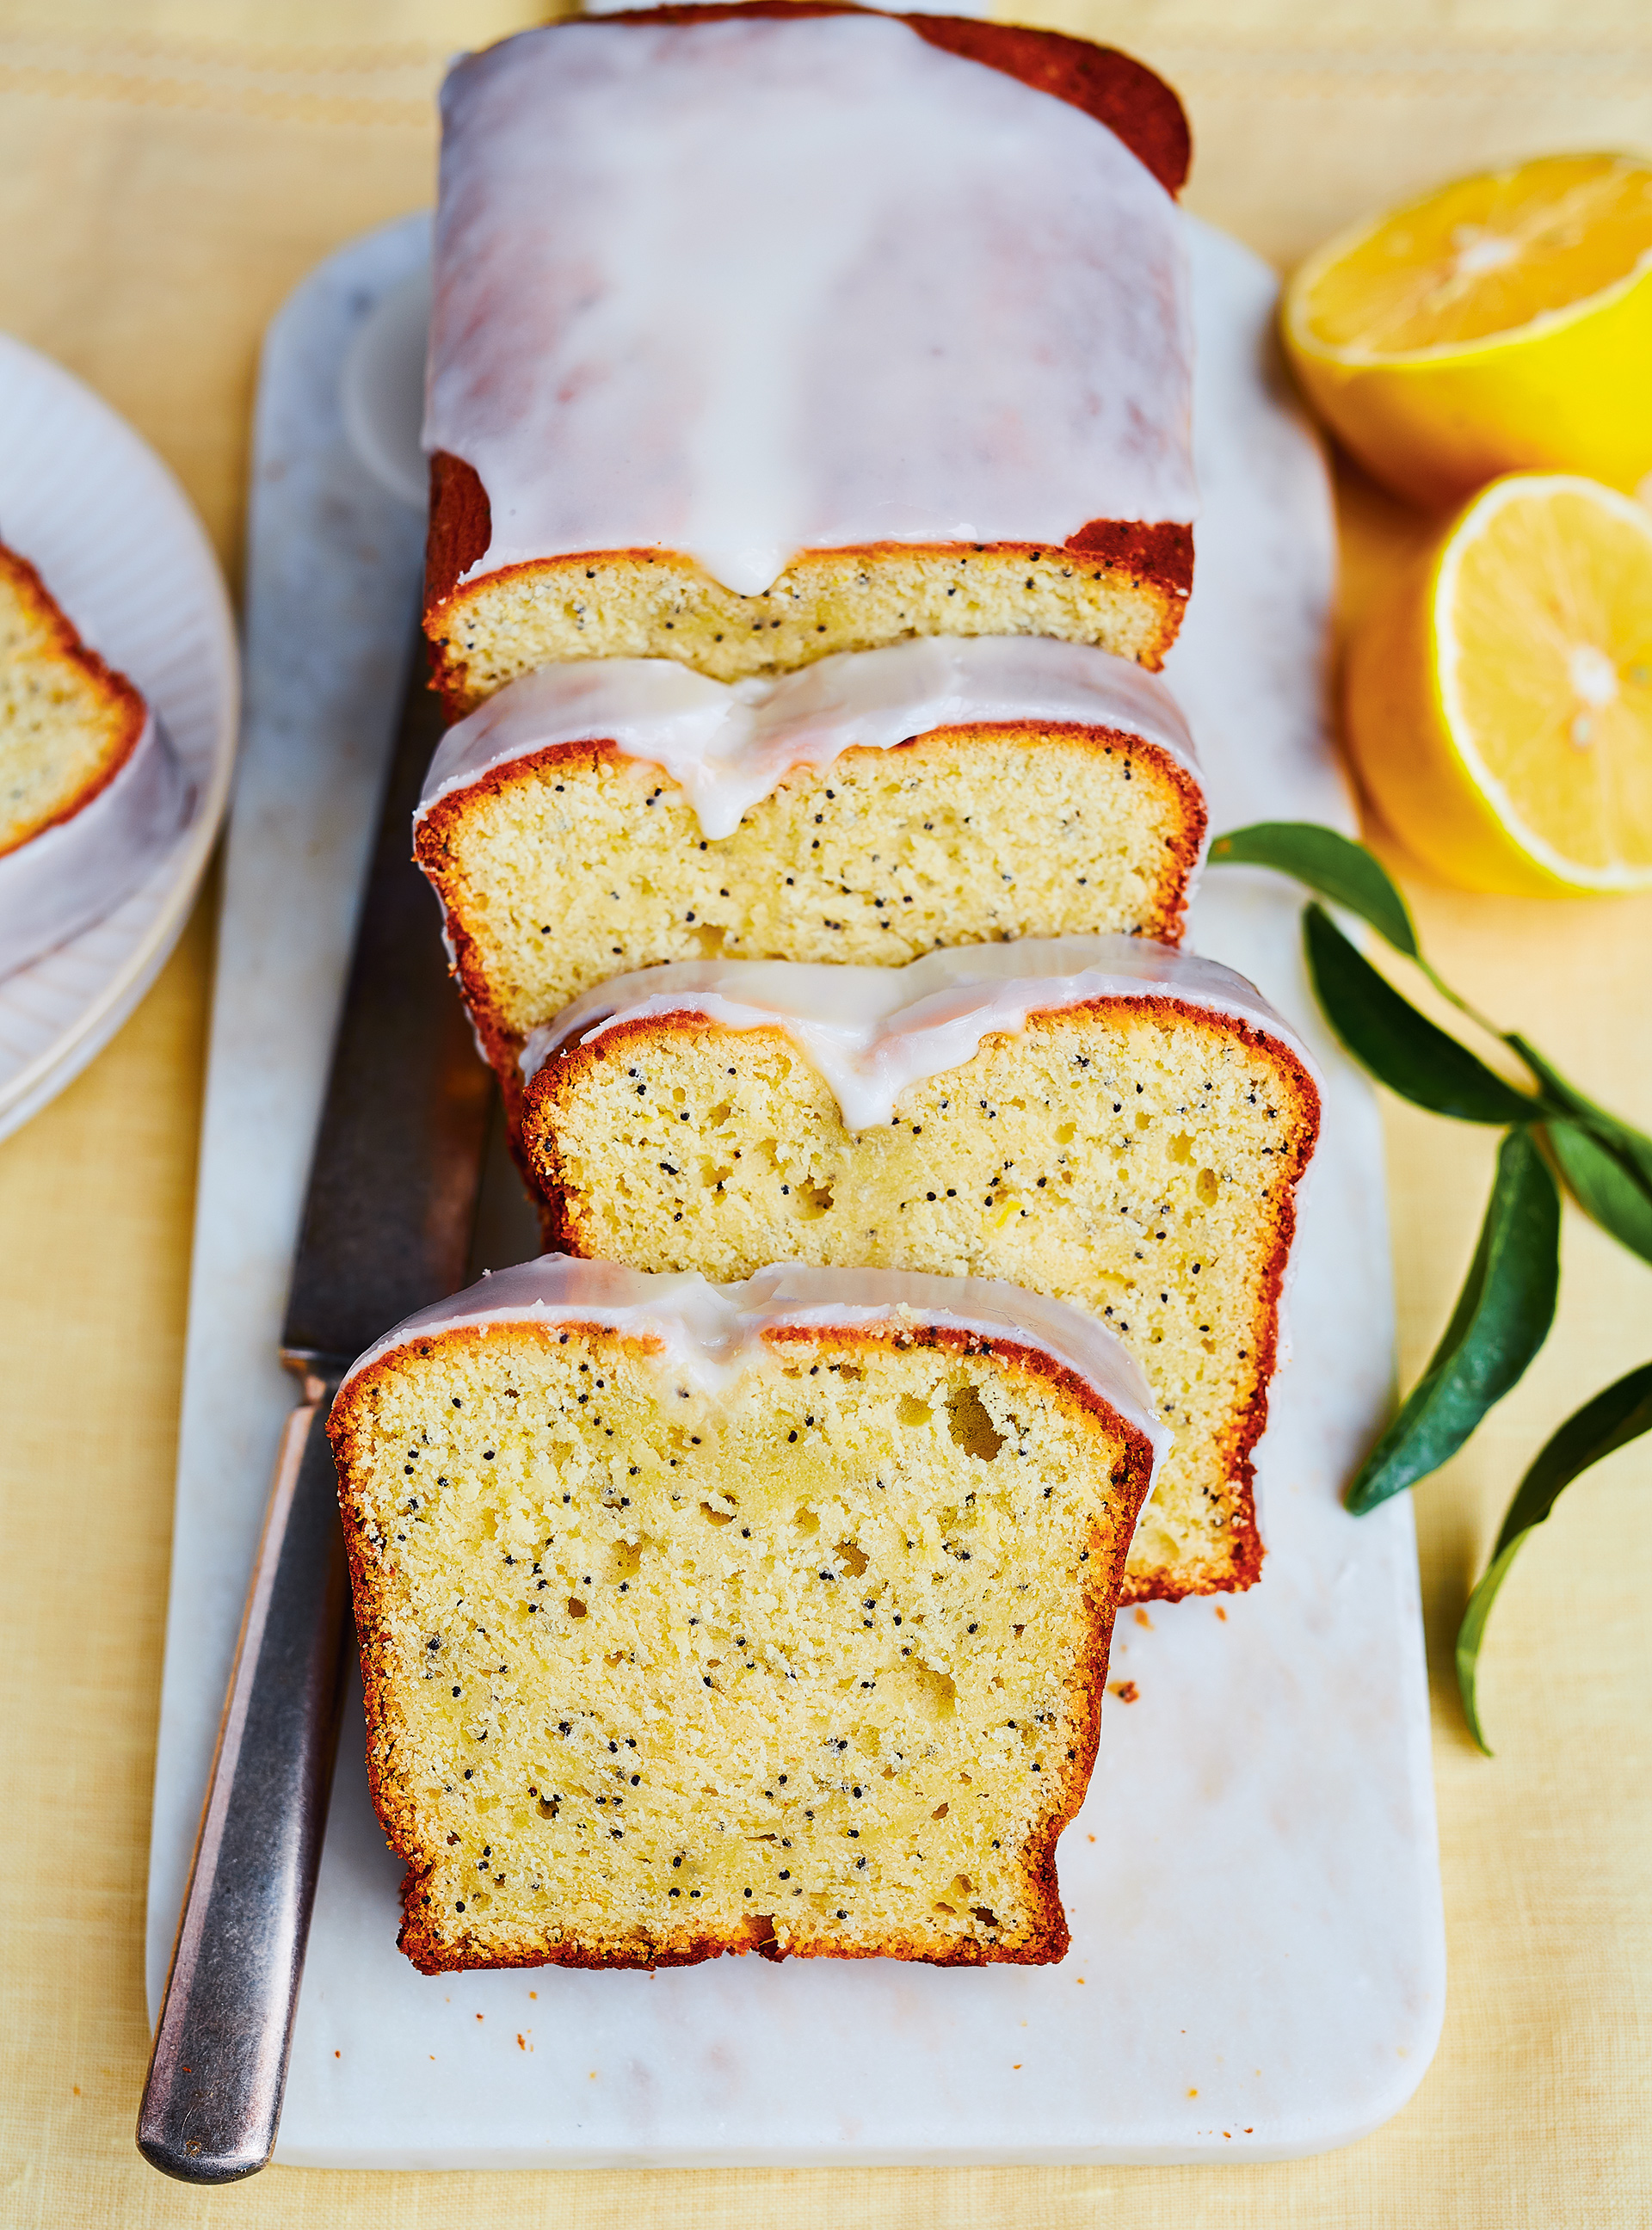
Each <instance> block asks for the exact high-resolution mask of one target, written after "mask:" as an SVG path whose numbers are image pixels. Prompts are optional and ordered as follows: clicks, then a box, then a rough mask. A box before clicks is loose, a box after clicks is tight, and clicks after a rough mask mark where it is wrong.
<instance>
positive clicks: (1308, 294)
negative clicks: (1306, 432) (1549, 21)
mask: <svg viewBox="0 0 1652 2230" xmlns="http://www.w3.org/2000/svg"><path fill="white" fill-rule="evenodd" d="M1336 248H1340V252H1339V253H1336V254H1333V253H1332V251H1330V250H1326V251H1322V252H1321V257H1320V258H1316V259H1315V264H1316V266H1317V268H1315V269H1314V270H1313V271H1312V272H1311V273H1310V274H1309V275H1308V278H1307V283H1306V285H1305V286H1304V288H1303V291H1302V293H1301V296H1300V300H1299V301H1298V304H1297V306H1296V320H1295V322H1296V329H1297V332H1298V334H1299V337H1300V338H1303V339H1305V340H1307V341H1309V342H1317V343H1318V344H1319V345H1321V346H1323V347H1326V348H1328V349H1333V350H1335V351H1338V352H1339V354H1343V355H1345V356H1358V357H1363V358H1367V359H1376V358H1392V357H1398V356H1408V355H1413V354H1415V353H1416V352H1417V351H1420V350H1423V349H1440V348H1447V349H1455V348H1458V347H1461V346H1462V345H1464V344H1465V343H1469V342H1475V341H1484V340H1487V339H1491V338H1502V337H1505V336H1508V335H1513V334H1514V333H1517V332H1520V330H1521V329H1522V328H1523V327H1526V326H1528V325H1531V324H1533V322H1534V320H1536V319H1539V318H1542V317H1545V316H1546V315H1550V314H1552V313H1555V312H1557V311H1569V310H1572V309H1575V308H1576V307H1578V306H1580V305H1584V304H1586V303H1588V302H1589V301H1591V300H1592V299H1593V298H1594V297H1596V296H1597V295H1599V294H1601V293H1604V292H1605V291H1606V290H1607V289H1608V288H1610V287H1617V286H1619V285H1621V284H1622V283H1623V281H1624V280H1628V279H1631V278H1633V277H1634V276H1635V275H1636V274H1637V273H1638V272H1639V270H1640V269H1641V267H1642V265H1643V264H1645V263H1646V261H1647V260H1648V258H1649V256H1652V165H1649V164H1644V163H1639V162H1636V161H1634V160H1632V159H1631V158H1628V157H1625V156H1617V155H1552V156H1547V157H1545V158H1541V159H1540V160H1539V161H1536V162H1532V163H1525V164H1521V165H1520V167H1519V168H1518V169H1517V170H1513V171H1490V172H1487V173H1486V174H1485V175H1483V176H1481V177H1475V178H1464V179H1462V180H1460V181H1459V182H1458V183H1457V184H1455V185H1450V186H1446V187H1443V188H1442V190H1440V191H1439V192H1437V193H1435V194H1432V195H1430V196H1429V197H1428V198H1427V199H1426V200H1423V201H1421V202H1416V203H1412V204H1411V205H1410V207H1408V208H1406V209H1398V210H1397V211H1395V213H1394V214H1393V215H1392V216H1387V217H1384V218H1381V219H1379V220H1378V222H1377V223H1376V224H1374V225H1372V226H1371V227H1370V228H1369V229H1366V230H1365V231H1364V232H1363V233H1362V234H1361V235H1358V236H1356V237H1353V238H1352V239H1351V238H1350V236H1349V235H1346V234H1345V235H1342V241H1341V242H1333V249H1336Z"/></svg>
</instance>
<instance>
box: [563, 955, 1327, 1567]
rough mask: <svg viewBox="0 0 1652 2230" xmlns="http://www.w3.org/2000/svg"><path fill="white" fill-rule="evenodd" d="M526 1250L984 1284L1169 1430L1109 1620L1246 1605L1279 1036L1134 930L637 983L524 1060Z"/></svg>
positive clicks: (1308, 1105) (1291, 1116) (588, 1001)
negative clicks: (893, 960) (1086, 1319)
mask: <svg viewBox="0 0 1652 2230" xmlns="http://www.w3.org/2000/svg"><path fill="white" fill-rule="evenodd" d="M524 1067H525V1070H526V1073H527V1075H528V1077H529V1078H530V1082H529V1084H528V1086H527V1090H526V1098H525V1101H524V1105H523V1109H522V1118H521V1121H522V1131H521V1145H522V1159H523V1163H524V1166H525V1167H526V1169H527V1170H528V1171H529V1174H530V1176H531V1177H532V1181H533V1182H534V1183H535V1185H536V1187H537V1189H539V1192H540V1195H541V1197H542V1199H543V1201H544V1202H545V1241H546V1244H547V1245H551V1246H556V1247H565V1248H566V1249H567V1250H568V1251H570V1252H571V1253H573V1254H590V1255H601V1256H608V1257H611V1258H613V1259H615V1260H620V1261H625V1262H631V1263H634V1264H636V1266H637V1267H638V1268H639V1269H644V1270H651V1271H668V1270H685V1269H692V1270H699V1271H701V1272H703V1273H705V1274H706V1275H707V1276H708V1277H714V1278H731V1277H741V1276H744V1275H746V1274H748V1273H750V1272H751V1271H752V1270H753V1269H755V1268H756V1267H757V1266H758V1265H759V1264H761V1263H765V1262H770V1261H786V1260H798V1261H804V1262H818V1263H838V1264H851V1263H868V1264H877V1265H880V1266H894V1267H900V1268H905V1269H914V1270H925V1271H932V1272H939V1273H945V1274H946V1275H949V1276H960V1275H965V1274H968V1275H971V1276H981V1277H989V1278H996V1279H1010V1281H1012V1282H1013V1283H1015V1284H1017V1285H1021V1286H1028V1287H1030V1288H1032V1289H1034V1290H1036V1291H1037V1292H1043V1293H1049V1294H1054V1295H1056V1296H1059V1297H1060V1298H1061V1299H1063V1300H1066V1301H1069V1302H1073V1303H1076V1304H1077V1305H1079V1306H1081V1307H1082V1308H1084V1309H1087V1310H1088V1311H1089V1312H1092V1313H1093V1314H1094V1316H1095V1317H1096V1318H1098V1319H1099V1320H1100V1321H1101V1322H1103V1323H1105V1324H1107V1325H1108V1326H1110V1327H1111V1328H1112V1329H1113V1330H1114V1331H1116V1332H1117V1333H1118V1335H1119V1337H1120V1339H1121V1340H1122V1341H1123V1342H1124V1344H1125V1345H1126V1347H1127V1348H1128V1349H1129V1350H1130V1351H1131V1353H1132V1354H1133V1356H1134V1357H1136V1359H1137V1361H1138V1362H1139V1364H1140V1365H1141V1368H1142V1370H1143V1371H1144V1372H1145V1375H1146V1377H1147V1381H1148V1383H1149V1384H1150V1385H1151V1386H1152V1389H1153V1398H1154V1401H1155V1402H1156V1404H1157V1406H1158V1412H1159V1415H1161V1416H1162V1417H1163V1419H1164V1421H1165V1425H1166V1426H1167V1427H1168V1428H1170V1430H1171V1433H1172V1434H1173V1435H1174V1445H1173V1447H1172V1449H1171V1454H1170V1456H1169V1458H1168V1460H1167V1461H1166V1463H1165V1470H1164V1473H1163V1475H1162V1477H1161V1479H1160V1482H1159V1486H1158V1492H1157V1493H1156V1494H1155V1496H1154V1498H1153V1502H1152V1506H1151V1507H1150V1509H1149V1510H1148V1511H1147V1512H1146V1514H1145V1517H1144V1518H1143V1521H1142V1524H1141V1526H1140V1528H1139V1532H1138V1535H1137V1539H1136V1543H1135V1546H1134V1548H1133V1550H1132V1553H1131V1559H1130V1566H1129V1574H1128V1580H1127V1586H1126V1595H1127V1596H1128V1597H1150V1596H1159V1597H1175V1596H1178V1595H1188V1594H1194V1593H1205V1592H1210V1591H1213V1590H1223V1589H1235V1588H1244V1587H1248V1586H1249V1585H1250V1584H1251V1583H1252V1582H1254V1581H1255V1579H1256V1577H1257V1576H1258V1573H1259V1571H1260V1569H1261V1563H1262V1541H1261V1537H1260V1535H1259V1533H1258V1531H1257V1524H1256V1514H1255V1503H1254V1498H1253V1493H1252V1484H1251V1480H1252V1463H1251V1455H1252V1450H1253V1449H1254V1447H1255V1443H1256V1441H1257V1440H1258V1439H1259V1437H1260V1436H1261V1434H1262V1428H1263V1426H1264V1424H1265V1422H1266V1420H1267V1415H1268V1381H1269V1379H1270V1377H1271V1376H1272V1373H1273V1370H1274V1361H1275V1356H1276V1351H1277V1345H1278V1316H1279V1299H1280V1292H1281V1284H1282V1280H1283V1278H1284V1273H1285V1267H1286V1261H1287V1255H1288V1253H1289V1249H1290V1244H1291V1238H1292V1234H1293V1232H1294V1227H1295V1216H1296V1205H1295V1194H1296V1186H1297V1183H1298V1182H1299V1180H1300V1177H1301V1176H1302V1174H1303V1172H1304V1170H1306V1168H1307V1163H1308V1160H1309V1157H1310V1156H1311V1154H1312V1152H1313V1145H1314V1142H1315V1139H1316V1137H1317V1135H1318V1128H1319V1120H1320V1098H1319V1092H1318V1089H1317V1086H1316V1084H1315V1082H1314V1078H1313V1066H1312V1062H1311V1060H1310V1057H1309V1056H1308V1054H1307V1051H1306V1049H1305V1048H1304V1047H1303V1046H1302V1045H1301V1043H1300V1041H1299V1039H1298V1038H1297V1036H1296V1034H1295V1033H1294V1031H1293V1030H1292V1029H1290V1028H1289V1027H1288V1026H1287V1024H1286V1023H1285V1022H1283V1020H1282V1019H1281V1017H1280V1015H1277V1014H1276V1013H1274V1010H1273V1009H1271V1008H1270V1007H1269V1006H1268V1003H1267V1002H1266V1001H1265V1000H1264V999H1263V998H1262V995H1261V994H1260V992H1258V991H1257V990H1256V989H1255V986H1254V985H1252V984H1250V983H1247V982H1246V981H1245V980H1244V978H1243V977H1242V976H1236V975H1235V974H1234V973H1233V971H1232V970H1229V969H1226V968H1223V967H1220V966H1218V965H1216V964H1215V963H1213V962H1210V961H1208V960H1202V959H1197V958H1195V957H1192V956H1191V955H1187V954H1182V953H1178V952H1174V951H1169V950H1167V949H1165V948H1164V947H1162V946H1158V945H1154V944H1149V943H1148V942H1147V941H1146V940H1145V939H1142V938H1063V939H1060V940H1056V941H1053V942H1048V943H1046V942H1043V941H1041V940H1036V939H1029V940H1027V941H1025V942H1023V943H1022V944H1013V945H989V946H979V947H974V948H970V949H966V950H964V951H956V952H938V953H932V954H930V955H928V956H927V957H926V958H924V959H922V960H920V961H916V962H914V963H913V964H912V965H911V966H909V967H907V968H904V969H900V970H890V969H869V968H866V969H861V968H810V967H800V966H795V965H793V966H789V965H786V964H773V963H771V964H761V963H758V964H745V965H742V964H739V963H723V964H709V963H701V964H698V965H695V964H689V965H680V966H674V967H668V968H659V969H652V970H643V971H642V972H641V973H639V974H637V975H635V976H629V977H626V978H624V979H623V980H622V981H620V982H617V983H610V984H608V985H605V986H604V987H603V988H602V989H600V990H597V991H594V992H591V993H590V994H588V995H587V996H585V997H584V998H583V999H581V1000H579V1001H578V1002H575V1004H574V1005H573V1006H572V1007H571V1009H569V1010H568V1012H567V1013H566V1014H565V1015H563V1016H562V1017H561V1018H560V1019H559V1021H558V1022H557V1023H555V1024H553V1025H552V1026H551V1027H550V1028H546V1029H545V1030H544V1031H542V1032H540V1033H539V1034H537V1035H536V1036H535V1037H534V1038H533V1039H532V1040H531V1041H530V1043H529V1047H528V1050H527V1053H526V1055H525V1058H524Z"/></svg>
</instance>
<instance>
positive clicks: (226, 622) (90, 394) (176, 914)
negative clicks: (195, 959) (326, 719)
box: [0, 331, 241, 1138]
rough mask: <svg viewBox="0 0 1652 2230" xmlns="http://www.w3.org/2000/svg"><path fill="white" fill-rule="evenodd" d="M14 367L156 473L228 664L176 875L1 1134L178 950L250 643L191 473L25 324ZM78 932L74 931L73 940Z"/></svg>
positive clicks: (12, 349) (1, 349)
mask: <svg viewBox="0 0 1652 2230" xmlns="http://www.w3.org/2000/svg"><path fill="white" fill-rule="evenodd" d="M8 373H15V374H16V376H17V377H21V378H22V379H23V380H25V381H33V382H35V383H36V384H37V385H38V386H40V387H43V388H45V389H47V390H49V391H52V392H55V394H56V395H57V396H60V397H61V398H62V399H63V401H64V402H65V403H67V404H68V407H69V408H70V409H73V410H74V411H76V412H78V413H80V414H81V416H83V417H84V418H85V419H86V420H87V421H88V422H91V423H92V424H93V425H94V426H95V427H96V429H97V430H98V433H99V435H100V437H101V438H102V439H103V440H104V441H108V442H112V443H113V444H115V445H116V446H119V447H121V448H125V449H126V451H127V453H128V454H131V455H132V456H134V457H135V458H137V459H139V460H140V461H141V462H142V464H143V466H144V467H145V470H147V471H148V472H149V473H150V474H152V475H153V477H154V480H155V481H156V484H157V487H158V493H159V494H160V497H161V499H162V503H163V506H164V507H165V512H166V513H169V514H170V521H169V525H170V530H171V532H174V533H175V535H176V538H177V540H178V541H179V542H181V543H182V544H183V545H186V546H188V547H190V550H191V554H192V555H193V556H194V557H195V558H197V560H198V561H199V564H198V570H199V572H200V574H201V590H202V599H201V605H200V616H201V617H202V618H203V621H204V622H206V631H207V634H208V636H209V638H210V648H211V654H212V655H213V657H214V661H215V663H216V667H217V669H218V670H217V673H216V677H215V680H216V686H215V687H214V689H213V692H212V694H213V699H214V707H213V736H212V758H211V766H210V771H209V773H208V774H207V776H206V778H205V780H204V781H203V782H199V783H197V785H196V794H195V802H194V804H193V806H192V808H191V811H190V819H189V822H187V824H186V826H185V828H184V832H183V835H182V836H181V838H180V839H179V841H178V842H177V847H176V849H175V851H174V854H173V858H172V865H171V875H170V880H168V881H167V883H166V885H165V887H164V888H163V889H162V890H161V891H160V892H158V894H157V897H156V900H155V906H154V912H153V913H152V916H151V918H150V920H149V922H148V924H147V925H146V926H145V928H144V929H143V930H142V931H141V932H140V933H139V935H138V936H137V937H136V938H134V940H133V942H132V946H131V949H130V950H129V951H127V953H126V956H125V957H124V958H123V959H122V960H121V961H120V962H119V964H118V965H116V966H115V967H114V968H113V969H111V970H110V971H109V973H108V974H107V975H106V976H105V978H104V979H103V981H102V983H100V985H99V986H98V988H97V989H95V990H94V991H93V992H92V993H91V994H90V995H89V996H87V999H86V1000H85V1002H83V1004H82V1005H81V1008H80V1009H79V1011H78V1012H77V1014H76V1015H75V1016H74V1020H73V1021H72V1022H68V1023H66V1024H65V1026H64V1027H63V1028H62V1029H61V1030H60V1031H59V1032H58V1034H57V1035H56V1036H55V1038H54V1039H53V1040H52V1041H51V1043H50V1044H49V1045H48V1046H47V1047H44V1048H43V1049H42V1051H41V1052H40V1053H38V1054H35V1057H34V1059H33V1060H30V1061H29V1062H28V1063H26V1064H25V1066H24V1067H22V1068H20V1069H19V1070H18V1071H17V1072H16V1074H15V1075H14V1076H12V1077H11V1078H10V1079H9V1080H7V1082H6V1083H5V1084H4V1085H3V1086H0V1138H6V1137H8V1136H10V1134H11V1133H12V1132H13V1131H16V1130H19V1129H21V1128H22V1126H23V1125H24V1124H25V1123H27V1122H29V1120H30V1119H31V1118H33V1117H34V1116H35V1115H38V1114H40V1113H41V1112H42V1111H43V1110H44V1109H45V1108H46V1107H48V1105H50V1104H51V1102H52V1100H53V1099H55V1098H56V1097H57V1095H58V1094H59V1092H62V1091H64V1090H66V1089H67V1088H68V1086H69V1085H70V1084H72V1083H73V1082H74V1080H75V1078H76V1077H77V1076H79V1075H80V1074H81V1071H82V1070H83V1069H85V1068H86V1067H87V1065H88V1064H89V1063H90V1062H91V1061H92V1060H94V1059H95V1058H96V1056H97V1054H100V1052H101V1051H102V1050H103V1048H104V1047H105V1046H106V1044H107V1043H108V1041H109V1040H110V1039H111V1038H112V1037H113V1035H114V1034H115V1032H116V1031H117V1030H118V1029H119V1028H120V1026H121V1024H122V1023H123V1022H126V1020H127V1019H128V1018H129V1016H130V1015H131V1014H132V1011H133V1009H135V1008H136V1007H137V1005H138V1003H139V1001H140V1000H141V999H142V998H143V996H144V995H145V992H146V991H147V990H148V989H150V987H151V985H152V983H153V982H154V980H155V978H156V976H158V974H159V973H160V970H161V969H162V968H163V967H164V966H165V964H166V962H167V960H168V959H169V958H170V957H171V951H172V949H173V947H174V946H175V945H176V944H177V940H178V938H179V937H180V936H181V935H182V933H183V929H184V923H185V921H186V920H187V918H188V917H189V913H190V908H191V906H193V905H194V902H195V898H196V893H197V891H198V890H199V888H200V886H201V883H202V880H203V877H204V875H205V873H206V869H207V864H208V861H209V860H210V857H211V854H212V848H213V846H214V845H215V844H216V841H217V837H218V831H219V829H220V828H221V826H222V825H223V817H224V814H225V811H226V809H227V808H228V806H229V791H230V786H231V783H232V782H233V780H234V775H235V764H236V746H237V744H238V742H239V738H240V727H241V721H240V711H241V648H240V641H239V637H238V634H237V630H236V616H235V609H234V606H233V605H232V604H231V603H230V600H229V588H228V586H227V584H226V583H225V581H224V577H223V566H222V564H220V562H219V558H218V553H217V551H216V549H215V547H214V546H213V544H212V540H211V538H210V535H209V534H208V532H207V530H206V527H205V525H204V523H203V520H202V519H201V516H200V513H199V512H198V511H197V509H196V506H195V504H194V502H193V501H192V500H191V499H190V494H189V492H188V490H187V489H186V488H185V487H184V483H183V481H182V480H180V479H179V477H178V475H177V473H176V472H175V471H174V470H173V468H172V467H171V465H170V464H168V462H167V461H166V460H165V457H163V456H162V455H161V454H160V453H159V451H158V449H157V448H155V447H154V445H153V444H152V442H150V441H147V440H145V437H144V435H142V434H140V433H139V431H138V429H137V428H136V427H135V426H134V425H132V422H131V421H130V420H129V419H127V418H126V417H125V416H122V414H121V413H120V412H119V410H117V409H115V407H114V405H113V403H110V402H108V401H107V400H106V398H105V397H104V396H102V395H100V394H99V392H98V391H97V390H96V389H95V388H94V387H93V386H91V385H90V384H89V383H87V381H86V380H83V379H81V377H79V375H78V374H76V373H74V372H72V371H68V369H67V368H66V367H65V366H64V365H62V364H59V363H57V362H56V361H55V358H51V357H49V356H48V355H46V354H45V353H44V351H42V350H40V349H37V348H35V347H34V346H32V345H30V343H29V342H28V341H25V340H21V339H19V338H18V337H17V335H16V333H12V332H4V331H0V376H3V375H4V374H8ZM103 919H106V917H102V918H100V921H98V922H95V923H93V924H91V925H89V928H90V929H93V930H95V929H98V928H100V927H101V925H102V920H103ZM86 933H87V932H86V931H81V934H82V935H84V934H86ZM74 942H75V939H74V938H69V939H68V947H72V946H73V945H74ZM55 949H56V950H58V951H61V950H64V949H65V947H61V946H60V947H57V948H55ZM20 972H21V971H20Z"/></svg>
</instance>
